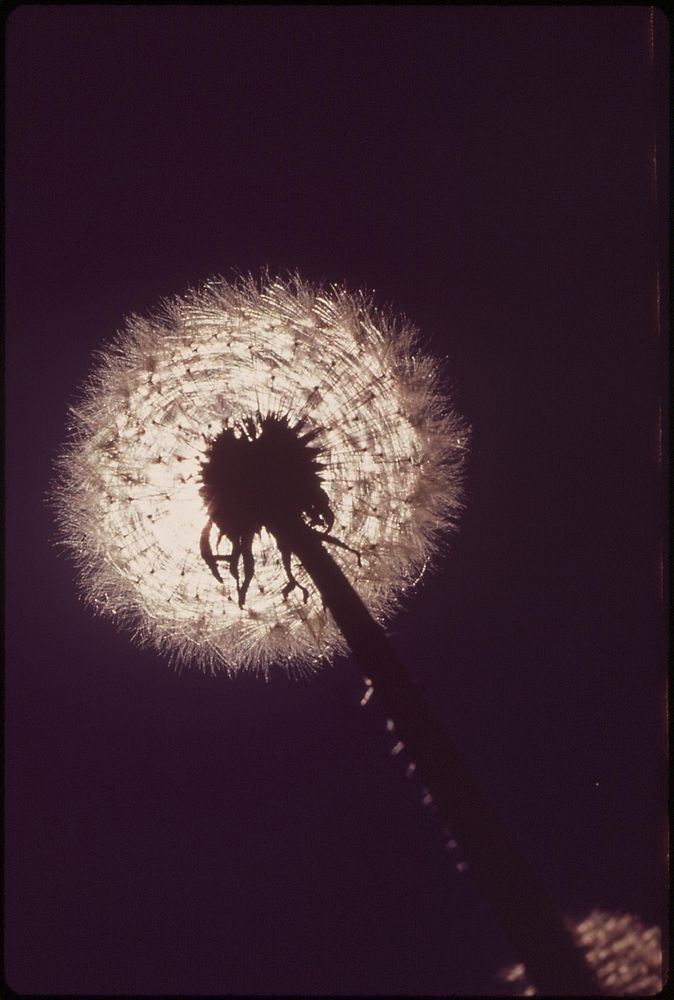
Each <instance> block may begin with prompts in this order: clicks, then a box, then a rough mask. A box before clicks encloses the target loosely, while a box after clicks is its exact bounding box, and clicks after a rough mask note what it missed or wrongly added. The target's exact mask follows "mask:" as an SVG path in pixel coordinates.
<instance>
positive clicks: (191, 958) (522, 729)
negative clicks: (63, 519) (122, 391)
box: [5, 6, 669, 995]
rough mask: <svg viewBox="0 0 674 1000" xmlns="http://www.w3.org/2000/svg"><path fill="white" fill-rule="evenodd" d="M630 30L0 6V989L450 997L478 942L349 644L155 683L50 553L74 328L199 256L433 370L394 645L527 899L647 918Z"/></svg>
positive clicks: (96, 334) (648, 113) (655, 107)
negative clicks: (265, 678)
mask: <svg viewBox="0 0 674 1000" xmlns="http://www.w3.org/2000/svg"><path fill="white" fill-rule="evenodd" d="M652 26H653V28H654V34H653V46H652V47H651V32H650V27H651V21H650V13H649V9H648V8H646V7H620V6H617V7H571V6H569V7H564V6H562V7H510V8H507V7H505V8H501V7H484V8H472V7H416V6H415V7H412V6H409V7H362V8H361V7H346V8H336V7H324V8H310V7H257V8H252V7H250V8H240V7H231V8H230V7H208V8H207V7H196V8H194V7H190V8H188V7H181V6H178V7H158V8H153V7H149V6H148V7H143V6H136V7H133V6H130V7H114V8H113V7H97V6H89V7H87V6H79V7H78V6H72V7H69V6H65V7H63V6H51V7H49V6H43V7H39V6H36V7H29V6H25V7H20V8H18V9H17V10H15V11H14V12H13V13H12V14H11V15H10V17H9V19H8V21H7V22H6V32H7V34H6V46H7V47H6V55H7V120H6V121H7V154H6V169H7V217H6V224H7V244H6V281H7V309H6V316H7V337H6V362H7V383H6V399H7V403H6V415H7V421H6V425H7V435H6V441H7V480H6V495H7V520H6V524H7V531H6V555H7V598H6V611H7V626H8V628H7V654H8V655H7V669H6V678H5V694H6V733H7V738H6V777H5V792H6V897H5V918H6V940H5V948H6V951H5V975H6V978H7V981H8V983H9V985H10V986H11V987H12V988H13V989H15V990H17V991H20V992H25V993H35V992H40V993H59V992H60V993H63V992H66V993H74V994H81V993H106V994H113V995H114V994H122V993H128V994H139V993H155V994H159V993H169V994H177V993H179V994H183V995H189V994H194V993H211V994H227V993H230V994H240V993H244V994H245V993H249V994H259V993H272V994H275V993H278V994H283V993H289V994H297V993H328V994H348V993H365V994H376V993H389V992H390V993H394V994H412V995H419V994H435V995H438V994H440V995H441V994H454V995H462V994H471V993H481V992H487V991H488V990H489V989H490V985H489V984H490V979H489V977H490V975H491V974H492V973H493V972H494V971H495V969H496V967H497V965H498V963H499V962H501V961H503V960H506V959H508V958H510V957H511V954H510V952H509V951H508V949H507V948H506V947H505V945H504V942H503V940H502V937H501V935H500V932H499V929H498V926H497V925H496V924H495V923H494V920H493V918H492V917H491V915H490V913H489V912H485V911H484V908H483V907H482V906H481V901H480V900H479V899H478V898H477V897H476V896H475V895H474V893H473V891H472V889H471V887H470V882H469V880H468V881H465V882H464V880H463V879H462V878H460V877H459V876H457V875H456V874H455V873H454V872H453V871H452V868H451V866H450V864H449V861H448V860H447V857H446V855H445V853H444V851H443V841H442V837H441V836H440V833H439V831H438V830H437V828H436V826H435V824H434V821H433V817H432V816H430V815H429V814H428V812H425V811H424V810H423V809H422V808H421V806H420V805H419V788H418V787H417V786H416V785H415V784H414V783H413V782H411V781H407V780H406V779H405V777H404V765H403V764H401V763H400V761H399V760H397V759H396V758H392V757H390V756H389V749H390V746H391V745H392V742H393V740H392V739H391V738H390V737H389V736H388V735H387V734H386V733H385V731H384V727H383V725H382V722H381V720H380V719H379V718H378V717H377V716H376V715H375V714H373V713H370V712H368V711H367V710H365V709H361V708H360V707H359V705H358V701H359V697H360V693H361V682H360V680H359V674H358V671H357V669H356V668H355V666H354V665H353V663H351V662H350V661H346V660H343V661H340V662H338V663H337V664H336V665H335V667H334V668H333V669H331V670H327V671H326V672H324V673H323V674H322V675H320V676H319V677H318V678H316V679H315V680H314V681H313V682H311V683H306V684H293V683H291V682H289V681H287V680H286V678H285V677H284V676H283V675H281V674H280V673H279V674H278V675H277V676H274V677H273V678H272V680H271V682H270V683H268V684H266V685H265V684H263V683H261V682H255V681H253V680H252V679H250V678H248V679H245V678H244V679H242V680H237V681H228V680H226V679H225V678H218V679H211V678H207V677H204V676H202V675H200V674H198V673H196V672H190V671H187V672H185V673H183V674H182V675H181V676H177V675H176V674H174V673H172V672H171V670H170V669H168V668H167V666H166V664H165V663H164V662H162V661H161V660H160V658H159V657H158V656H156V655H154V654H153V653H151V652H148V651H139V650H137V649H136V648H135V647H134V646H133V645H132V644H131V643H130V641H129V640H128V638H127V637H126V635H124V634H119V633H117V632H116V631H115V630H114V628H113V627H112V625H110V624H109V623H108V622H105V621H101V620H96V619H94V618H92V616H91V614H90V613H89V612H88V611H87V610H86V609H84V608H83V607H82V605H81V604H80V602H79V600H78V598H77V593H76V588H75V583H74V573H73V568H72V566H71V564H70V563H69V562H68V561H67V560H66V559H65V558H63V557H61V556H60V555H59V554H58V552H57V550H56V549H55V547H54V546H53V544H52V541H53V538H54V526H53V521H52V517H51V515H50V513H49V511H48V509H47V507H46V505H45V502H44V495H45V492H46V491H47V488H48V485H49V481H50V477H51V464H52V461H53V456H54V453H55V451H56V450H57V448H58V447H59V445H60V444H61V442H62V441H63V439H64V435H65V423H66V413H67V406H68V404H69V403H71V402H72V401H73V399H74V397H75V394H76V391H77V387H78V385H79V384H80V383H81V382H82V380H83V378H84V377H85V375H86V374H87V372H88V370H89V368H90V365H91V356H92V352H93V351H94V350H95V349H97V348H98V347H100V346H101V345H102V344H103V343H104V342H105V341H106V340H108V339H109V338H110V337H111V336H112V335H113V334H114V332H115V330H116V329H117V328H118V327H119V326H120V325H121V321H122V318H123V316H124V315H125V314H127V313H129V312H131V311H138V312H144V311H146V310H148V309H150V308H152V307H153V306H154V305H155V304H156V302H157V300H158V299H159V298H160V297H162V296H167V295H173V294H175V293H179V292H182V291H184V290H185V288H186V287H187V285H189V284H191V283H196V282H199V281H201V280H202V279H205V278H207V277H209V276H211V275H212V274H214V273H225V274H226V275H228V274H231V269H232V268H238V269H240V270H243V271H247V270H252V271H253V272H254V273H255V272H258V271H259V269H260V267H262V266H264V265H268V266H269V267H270V268H271V269H272V270H274V269H285V268H297V269H299V270H300V271H301V272H302V273H303V274H304V275H305V276H306V277H307V278H308V279H312V280H313V279H321V278H325V279H327V280H329V281H345V282H346V283H347V284H349V285H351V286H353V287H358V286H365V287H367V288H371V289H375V291H376V297H377V299H378V301H379V302H380V303H387V302H390V303H392V304H393V305H394V307H395V308H396V309H397V310H400V311H403V312H405V313H406V314H407V315H408V316H409V317H410V318H411V319H412V320H413V321H414V322H415V323H416V324H417V325H418V326H419V327H420V328H421V330H422V331H423V334H424V337H425V338H427V341H428V344H429V346H430V349H431V350H432V351H433V352H434V353H436V354H437V355H438V356H439V357H441V358H443V359H445V358H446V359H447V360H446V368H447V372H448V375H449V377H450V379H451V380H452V381H453V382H454V384H455V386H456V395H457V402H458V406H459V409H460V410H461V411H462V412H463V413H465V414H466V416H467V417H468V419H469V420H470V422H471V423H472V426H473V450H472V456H471V460H470V470H469V490H468V493H469V496H468V501H469V502H468V506H467V510H466V514H465V517H464V520H463V527H462V531H461V532H460V534H459V535H458V536H457V537H456V539H455V540H454V542H453V544H452V547H451V551H450V554H449V555H448V556H447V558H446V559H443V560H442V562H441V564H440V566H439V569H438V571H437V572H436V574H435V575H434V576H432V577H431V578H430V579H428V580H426V581H425V582H424V583H423V585H422V586H421V587H420V588H419V590H418V592H417V593H416V594H415V595H413V596H412V597H410V599H409V601H408V602H407V607H406V610H405V611H404V612H403V613H401V614H400V615H399V616H398V617H397V618H396V619H395V620H394V622H392V624H391V629H390V631H391V635H392V637H393V640H394V642H395V644H396V646H397V648H398V650H399V651H400V653H401V655H402V657H403V658H404V659H405V660H406V661H407V662H408V663H409V665H410V668H411V670H412V672H413V673H414V675H415V677H416V678H417V679H418V680H419V681H420V683H422V684H423V685H424V687H425V688H426V691H427V694H428V696H429V698H430V699H431V700H432V702H433V704H434V706H435V708H436V710H437V711H438V713H439V714H441V715H442V717H443V718H444V719H445V721H446V722H447V724H448V726H449V727H450V730H451V731H452V733H453V734H454V736H455V738H456V741H457V743H458V744H459V746H460V747H461V748H462V750H463V751H464V756H465V757H466V758H467V759H468V760H469V761H470V762H471V764H472V766H473V769H474V771H475V773H476V774H477V775H478V776H479V778H480V779H481V781H482V782H483V785H484V788H485V790H486V791H487V792H488V793H489V794H490V796H491V797H492V798H493V799H494V800H495V802H496V803H497V805H498V807H499V809H500V810H501V812H502V814H503V816H504V819H506V820H507V821H508V822H509V823H510V825H511V826H512V827H513V829H514V831H515V832H516V833H517V835H518V836H519V837H520V839H521V842H522V844H523V845H524V846H525V848H526V849H527V851H528V852H529V856H530V859H531V861H532V862H533V863H534V864H535V865H536V866H537V868H538V869H539V870H540V872H541V874H542V875H543V876H544V877H545V879H546V880H547V881H548V883H549V885H550V887H551V889H552V891H553V893H554V894H555V896H556V898H557V899H558V900H559V902H560V904H561V905H563V906H564V907H565V909H566V910H567V911H568V912H578V913H581V914H582V913H584V912H586V911H587V910H589V909H591V908H592V907H595V906H601V907H608V908H611V909H614V908H615V909H619V910H627V911H630V912H633V913H637V914H640V915H641V916H642V917H643V918H644V919H645V920H646V921H648V922H650V921H654V922H662V921H663V920H664V912H665V911H664V905H665V903H664V894H665V889H666V885H665V881H664V879H665V876H664V867H663V864H664V862H663V859H664V846H663V845H664V810H665V802H666V787H665V781H666V767H665V760H664V754H665V745H664V744H665V737H664V720H665V712H666V709H665V701H664V690H665V673H666V666H665V631H666V623H665V611H664V607H665V602H664V601H663V597H662V589H661V586H662V585H661V581H660V570H659V567H660V565H661V556H662V553H663V552H666V545H665V541H664V535H665V525H666V518H665V486H664V482H665V471H664V469H663V460H662V458H661V451H660V444H659V432H658V407H659V406H661V407H662V406H665V405H666V375H665V372H666V365H665V346H664V335H663V332H662V331H665V330H666V329H667V317H666V315H665V314H664V312H662V313H661V314H660V330H661V332H660V335H658V313H657V309H656V276H657V268H658V262H660V266H661V275H660V301H661V303H662V304H663V305H662V308H663V309H664V308H665V307H666V303H667V301H668V291H667V288H666V286H665V279H666V275H667V272H668V267H667V264H666V262H667V247H666V242H665V240H666V230H667V212H668V206H667V204H666V192H667V185H666V178H667V176H668V164H667V162H666V154H667V150H668V141H669V140H668V135H667V131H666V121H667V107H668V94H667V72H668V58H669V56H668V48H667V46H668V26H667V24H666V22H665V19H664V17H663V15H662V14H661V13H660V12H658V11H656V12H655V15H654V21H653V25H652ZM652 56H653V57H654V58H652ZM654 142H655V144H656V146H657V178H656V183H655V184H654V171H653V151H654ZM656 189H657V190H656ZM656 194H657V196H656ZM663 425H664V427H665V428H666V418H665V419H664V420H663ZM664 454H665V455H666V442H665V443H664Z"/></svg>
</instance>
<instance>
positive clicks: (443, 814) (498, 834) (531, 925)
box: [283, 522, 600, 996]
mask: <svg viewBox="0 0 674 1000" xmlns="http://www.w3.org/2000/svg"><path fill="white" fill-rule="evenodd" d="M283 533H284V535H285V537H286V539H287V541H288V543H289V544H290V547H291V548H292V550H293V552H294V553H295V554H296V555H297V557H298V559H299V560H300V562H301V563H302V564H303V566H304V568H305V570H306V571H307V573H308V574H309V576H311V578H312V580H313V581H314V583H315V584H316V586H317V588H318V590H319V591H320V593H321V595H322V597H323V601H324V603H325V605H326V607H327V608H329V610H330V611H331V613H332V615H333V617H334V619H335V622H336V623H337V625H338V626H339V628H340V629H341V631H342V633H343V635H344V637H345V639H346V641H347V642H348V644H349V646H350V647H351V650H352V651H353V653H354V655H355V656H356V657H357V658H358V660H359V662H360V664H361V667H362V669H363V671H364V673H365V675H366V676H367V677H368V678H370V680H371V681H372V683H373V687H374V695H375V697H377V698H378V699H379V701H380V703H381V705H382V707H383V709H384V710H385V712H386V713H387V715H388V716H389V717H390V718H391V719H392V721H393V723H394V726H395V732H396V736H397V737H398V739H399V740H401V741H402V743H403V744H404V745H405V748H406V750H407V752H408V753H409V755H410V758H411V759H412V760H413V761H414V762H415V764H416V766H417V769H418V773H419V776H420V778H421V780H422V782H423V783H424V785H426V787H427V788H428V790H429V791H430V793H431V795H432V796H433V800H434V803H435V805H436V808H437V810H438V814H439V817H440V820H441V822H442V823H443V824H444V825H445V826H446V827H447V829H448V830H450V831H451V832H452V835H453V836H455V837H456V840H457V842H458V845H459V849H460V851H461V854H462V856H463V858H464V859H465V861H466V863H467V864H468V870H469V873H470V876H471V878H472V880H473V882H474V884H475V886H476V888H478V890H480V891H481V892H482V893H483V895H484V896H485V898H486V899H487V900H488V901H489V902H490V903H491V904H493V906H494V908H495V909H496V910H497V912H499V913H500V916H501V918H502V920H503V922H504V925H505V930H506V932H507V933H509V935H510V936H511V939H512V943H513V945H514V947H515V948H516V949H517V953H518V956H519V958H520V960H521V961H523V962H524V964H525V966H526V968H527V973H528V975H529V977H530V979H531V981H532V982H534V983H535V984H536V988H537V990H538V991H539V992H540V993H542V994H545V995H551V996H556V995H565V994H572V995H585V996H588V995H598V994H599V993H600V990H599V989H598V987H597V985H596V982H595V980H594V978H593V976H592V973H591V971H590V969H589V967H588V965H587V963H586V962H585V959H584V957H583V955H582V953H581V952H580V951H579V949H578V948H577V947H576V946H575V944H574V942H573V939H572V937H571V933H570V932H569V930H568V929H567V927H566V925H565V922H564V920H563V918H562V916H561V914H560V913H559V912H558V911H557V909H556V908H555V907H554V905H553V904H552V902H551V901H550V899H549V897H548V894H547V892H546V890H545V888H544V887H543V886H542V885H541V884H540V883H539V881H538V879H537V877H536V875H535V874H534V872H533V871H532V870H531V868H530V867H529V865H528V864H527V862H526V861H525V859H524V857H523V855H522V854H521V853H520V851H519V850H518V848H517V846H516V845H515V843H514V841H513V839H512V837H511V835H510V834H509V832H508V831H507V830H506V829H504V827H503V826H502V824H501V822H500V820H499V818H498V817H497V815H496V813H495V812H494V810H493V809H492V807H491V806H490V804H489V803H488V802H487V801H486V799H485V798H484V796H483V794H482V792H481V790H480V788H479V786H478V785H477V783H476V782H475V781H474V779H473V778H472V776H471V774H470V772H469V771H468V770H467V769H466V767H465V766H464V765H463V763H462V761H461V759H460V756H459V754H458V753H457V751H456V748H455V747H454V744H453V743H452V740H451V739H450V737H449V734H448V732H447V730H446V728H445V727H444V725H443V724H442V722H441V721H440V720H439V719H438V718H437V717H436V715H435V714H434V713H433V711H432V710H431V708H430V706H429V705H428V704H427V702H426V699H425V698H424V696H423V694H422V692H421V691H420V690H419V688H418V687H417V685H416V684H415V683H414V681H413V680H412V679H411V677H410V675H409V673H408V672H407V670H406V669H405V667H404V666H403V664H402V662H401V661H400V659H399V658H398V656H397V654H396V653H395V651H394V649H393V648H392V646H391V645H390V643H389V641H388V639H387V638H386V635H385V633H384V630H383V629H382V628H381V626H380V625H378V624H377V622H375V621H374V619H373V618H372V616H371V615H370V613H369V611H368V610H367V608H366V607H365V605H364V604H363V602H362V601H361V599H360V597H359V596H358V594H357V593H356V591H355V590H354V589H353V587H352V586H351V584H350V583H349V581H348V579H347V577H346V576H345V575H344V573H343V572H342V570H341V569H340V567H339V566H338V565H337V563H336V562H335V561H334V559H333V558H332V556H331V555H330V553H329V552H328V551H327V548H326V545H325V544H324V543H323V542H321V539H320V535H319V534H318V533H317V532H315V531H312V530H311V529H310V528H308V527H307V526H306V525H304V524H303V523H299V522H298V523H296V524H293V525H289V526H288V525H287V526H285V529H284V532H283Z"/></svg>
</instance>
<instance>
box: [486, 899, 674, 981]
mask: <svg viewBox="0 0 674 1000" xmlns="http://www.w3.org/2000/svg"><path fill="white" fill-rule="evenodd" d="M568 924H569V926H570V928H571V933H572V934H573V937H574V939H575V941H576V944H577V946H578V948H579V949H580V950H581V951H583V952H584V953H585V955H586V958H587V961H588V963H589V964H590V966H591V968H592V969H593V971H594V974H595V977H596V979H597V982H598V986H599V988H600V989H601V993H602V995H605V996H616V997H624V996H642V997H643V996H654V995H656V994H657V993H659V992H660V991H661V990H662V987H663V979H662V965H663V955H662V942H661V934H660V930H659V928H657V927H646V925H645V924H644V923H643V921H641V920H640V919H639V918H638V917H636V916H634V915H633V914H629V913H610V912H607V911H605V910H593V911H592V912H591V913H590V914H588V916H586V917H584V918H583V919H582V920H569V921H568ZM499 978H500V980H501V981H502V982H503V983H507V984H509V986H510V987H511V990H512V995H513V996H535V995H536V992H537V991H536V987H535V986H534V985H533V984H532V983H531V982H530V980H529V978H528V975H527V969H526V968H525V966H524V965H522V964H521V963H520V964H517V965H513V966H510V967H508V968H506V969H502V970H501V972H500V974H499Z"/></svg>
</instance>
